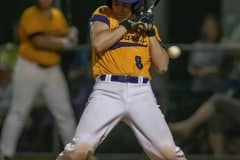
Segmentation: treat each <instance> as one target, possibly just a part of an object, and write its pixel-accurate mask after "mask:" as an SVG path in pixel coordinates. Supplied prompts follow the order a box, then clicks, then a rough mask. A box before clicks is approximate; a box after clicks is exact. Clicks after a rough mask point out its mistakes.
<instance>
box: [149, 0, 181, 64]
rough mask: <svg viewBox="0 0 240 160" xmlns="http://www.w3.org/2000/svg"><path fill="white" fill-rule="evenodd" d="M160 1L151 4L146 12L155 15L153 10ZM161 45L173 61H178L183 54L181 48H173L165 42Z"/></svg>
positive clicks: (156, 0) (155, 0) (154, 0)
mask: <svg viewBox="0 0 240 160" xmlns="http://www.w3.org/2000/svg"><path fill="white" fill-rule="evenodd" d="M146 1H147V0H145V2H146ZM160 1H161V0H153V1H152V3H151V4H150V5H149V6H148V7H145V8H146V9H145V12H148V13H150V14H153V9H154V8H155V7H156V6H157V5H158V4H159V2H160ZM146 6H147V5H146ZM160 44H161V46H162V47H163V48H165V49H166V50H167V53H168V55H169V57H170V58H171V59H176V58H178V57H179V56H180V55H181V53H182V50H181V48H180V47H178V46H176V45H174V46H171V45H169V44H166V43H164V42H160Z"/></svg>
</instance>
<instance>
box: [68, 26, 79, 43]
mask: <svg viewBox="0 0 240 160" xmlns="http://www.w3.org/2000/svg"><path fill="white" fill-rule="evenodd" d="M67 37H68V39H69V40H70V41H71V42H72V43H74V44H77V43H78V29H77V27H75V26H71V27H70V28H69V30H68V34H67Z"/></svg>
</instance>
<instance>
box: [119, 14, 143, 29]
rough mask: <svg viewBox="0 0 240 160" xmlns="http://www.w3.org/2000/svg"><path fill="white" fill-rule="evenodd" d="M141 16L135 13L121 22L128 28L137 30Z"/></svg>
mask: <svg viewBox="0 0 240 160" xmlns="http://www.w3.org/2000/svg"><path fill="white" fill-rule="evenodd" d="M140 18H141V17H140V16H139V15H133V16H132V17H130V18H129V19H127V20H124V21H123V22H121V23H120V25H122V26H123V27H125V28H126V29H127V30H135V29H137V28H138V25H139V23H141V21H140Z"/></svg>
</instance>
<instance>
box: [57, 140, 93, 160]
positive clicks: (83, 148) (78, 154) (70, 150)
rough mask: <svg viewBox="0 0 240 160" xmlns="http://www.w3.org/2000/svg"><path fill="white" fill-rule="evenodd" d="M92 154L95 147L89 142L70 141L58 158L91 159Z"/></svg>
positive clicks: (63, 159)
mask: <svg viewBox="0 0 240 160" xmlns="http://www.w3.org/2000/svg"><path fill="white" fill-rule="evenodd" d="M92 154H93V149H92V147H91V145H89V144H76V145H74V144H72V143H69V144H67V145H66V147H65V149H64V151H63V152H62V153H60V154H59V155H58V157H57V159H56V160H90V158H91V156H92Z"/></svg>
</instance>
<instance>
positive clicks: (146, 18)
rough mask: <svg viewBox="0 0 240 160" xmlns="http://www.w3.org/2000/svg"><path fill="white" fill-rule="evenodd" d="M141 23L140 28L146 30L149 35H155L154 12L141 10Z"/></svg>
mask: <svg viewBox="0 0 240 160" xmlns="http://www.w3.org/2000/svg"><path fill="white" fill-rule="evenodd" d="M139 16H140V18H139V21H140V22H139V24H138V28H139V29H140V30H142V31H144V32H145V33H146V34H147V35H148V36H149V37H152V36H155V35H156V33H155V30H154V27H153V26H154V25H153V18H154V17H153V14H152V13H149V12H146V11H144V12H140V14H139Z"/></svg>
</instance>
